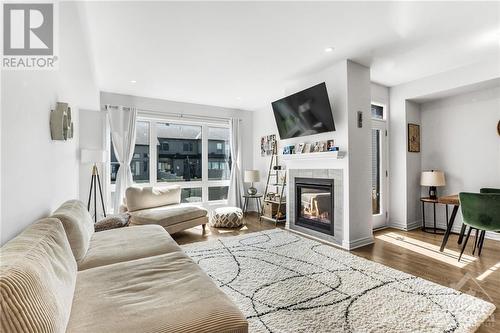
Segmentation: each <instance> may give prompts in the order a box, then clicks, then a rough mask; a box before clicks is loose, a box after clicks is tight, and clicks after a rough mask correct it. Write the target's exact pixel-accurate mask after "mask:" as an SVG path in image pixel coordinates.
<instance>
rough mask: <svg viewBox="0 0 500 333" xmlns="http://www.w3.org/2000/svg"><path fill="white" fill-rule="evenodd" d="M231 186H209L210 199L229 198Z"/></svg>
mask: <svg viewBox="0 0 500 333" xmlns="http://www.w3.org/2000/svg"><path fill="white" fill-rule="evenodd" d="M228 191H229V186H215V187H209V188H208V200H209V201H215V200H227V193H228Z"/></svg>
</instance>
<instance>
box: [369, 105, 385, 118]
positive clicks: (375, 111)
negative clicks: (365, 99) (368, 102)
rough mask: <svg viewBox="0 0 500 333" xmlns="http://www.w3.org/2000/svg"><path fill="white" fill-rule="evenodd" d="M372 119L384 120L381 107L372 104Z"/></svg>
mask: <svg viewBox="0 0 500 333" xmlns="http://www.w3.org/2000/svg"><path fill="white" fill-rule="evenodd" d="M371 109H372V119H380V120H383V119H384V116H385V115H384V107H383V106H382V105H377V104H372V107H371Z"/></svg>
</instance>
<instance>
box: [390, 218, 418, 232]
mask: <svg viewBox="0 0 500 333" xmlns="http://www.w3.org/2000/svg"><path fill="white" fill-rule="evenodd" d="M387 226H388V227H390V228H394V229H399V230H403V231H410V230H413V229H418V228H420V227H422V221H421V220H417V221H413V222H410V223H407V222H401V221H394V220H393V221H389V223H388V224H387Z"/></svg>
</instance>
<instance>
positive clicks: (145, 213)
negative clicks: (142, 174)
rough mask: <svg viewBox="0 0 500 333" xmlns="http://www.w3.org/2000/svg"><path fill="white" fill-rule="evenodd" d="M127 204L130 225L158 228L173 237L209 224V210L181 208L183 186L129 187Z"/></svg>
mask: <svg viewBox="0 0 500 333" xmlns="http://www.w3.org/2000/svg"><path fill="white" fill-rule="evenodd" d="M125 201H126V210H127V211H128V213H129V214H130V224H131V225H149V224H157V225H160V226H162V227H163V228H165V230H166V231H168V232H169V233H171V234H173V233H176V232H179V231H182V230H185V229H189V228H193V227H196V226H198V225H202V226H203V227H205V224H206V223H207V222H208V211H207V210H206V209H204V208H203V207H200V206H196V205H191V204H181V188H180V186H168V187H163V188H157V187H142V188H139V187H129V188H128V189H127V191H126V192H125Z"/></svg>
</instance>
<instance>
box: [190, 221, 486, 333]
mask: <svg viewBox="0 0 500 333" xmlns="http://www.w3.org/2000/svg"><path fill="white" fill-rule="evenodd" d="M182 248H183V250H184V251H185V252H186V253H187V254H188V255H189V256H191V258H193V260H194V261H195V262H197V263H198V264H199V265H200V266H201V267H202V268H203V269H204V270H205V272H206V273H207V274H208V275H209V276H210V277H211V278H212V279H213V280H214V281H215V283H216V284H217V285H218V286H219V287H220V288H221V289H222V290H224V292H226V293H227V294H228V295H229V297H231V299H232V300H233V301H234V302H235V303H236V304H238V306H239V307H240V309H241V310H242V312H243V313H244V314H245V315H246V317H247V319H248V321H249V323H250V332H472V331H474V330H475V329H476V328H477V327H478V325H480V324H481V323H482V322H483V321H484V320H486V319H487V318H488V316H489V315H490V314H491V313H492V312H493V310H494V309H495V306H494V305H493V304H490V303H488V302H485V301H482V300H480V299H478V298H475V297H472V296H470V295H467V294H463V293H461V292H458V291H456V290H453V289H450V288H447V287H443V286H440V285H437V284H434V283H431V282H429V281H426V280H423V279H421V278H418V277H415V276H412V275H409V274H406V273H403V272H400V271H397V270H394V269H391V268H389V267H386V266H383V265H381V264H377V263H375V262H372V261H369V260H366V259H363V258H360V257H357V256H355V255H352V254H350V253H348V252H346V251H342V250H339V249H336V248H334V247H332V246H329V245H325V244H322V243H319V242H316V241H314V240H310V239H307V238H304V237H301V236H298V235H296V234H294V233H291V232H288V231H282V230H270V231H265V232H258V233H252V234H246V235H242V236H236V237H228V238H221V239H217V240H213V241H208V242H200V243H194V244H188V245H184V246H182Z"/></svg>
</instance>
